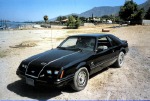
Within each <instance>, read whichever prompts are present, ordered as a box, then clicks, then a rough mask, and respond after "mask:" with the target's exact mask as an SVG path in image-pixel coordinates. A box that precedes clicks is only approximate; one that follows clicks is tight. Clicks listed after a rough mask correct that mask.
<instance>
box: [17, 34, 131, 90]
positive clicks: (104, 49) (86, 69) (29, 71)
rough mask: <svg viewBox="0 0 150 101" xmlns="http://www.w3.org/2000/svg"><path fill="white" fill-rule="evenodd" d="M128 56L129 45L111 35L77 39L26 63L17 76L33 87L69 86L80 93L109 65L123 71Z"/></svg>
mask: <svg viewBox="0 0 150 101" xmlns="http://www.w3.org/2000/svg"><path fill="white" fill-rule="evenodd" d="M127 52H128V43H127V41H126V40H120V39H119V38H117V37H115V36H114V35H111V34H83V35H74V36H69V37H68V38H67V39H65V40H64V41H63V42H62V43H61V44H60V45H59V46H58V47H57V48H56V49H51V50H48V51H46V52H43V53H40V54H37V55H35V56H32V57H30V58H28V59H26V60H23V61H22V62H21V64H20V66H19V67H18V69H17V72H16V73H17V75H18V76H19V77H21V78H22V79H25V80H26V83H27V84H29V85H32V86H36V85H39V84H40V85H41V84H46V85H54V86H57V87H60V86H63V85H66V84H70V85H71V87H72V88H73V89H74V90H76V91H80V90H83V89H84V88H85V87H86V85H87V82H88V79H89V76H90V75H92V74H94V73H96V72H98V71H100V70H102V69H104V68H106V67H108V66H110V65H115V66H116V67H121V66H122V65H123V62H124V56H125V54H126V53H127Z"/></svg>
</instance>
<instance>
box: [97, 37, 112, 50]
mask: <svg viewBox="0 0 150 101" xmlns="http://www.w3.org/2000/svg"><path fill="white" fill-rule="evenodd" d="M109 47H111V44H110V42H109V40H108V39H107V37H101V38H99V39H98V47H97V48H98V49H99V50H105V49H108V48H109Z"/></svg>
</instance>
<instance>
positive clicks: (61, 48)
mask: <svg viewBox="0 0 150 101" xmlns="http://www.w3.org/2000/svg"><path fill="white" fill-rule="evenodd" d="M57 48H60V49H66V47H57Z"/></svg>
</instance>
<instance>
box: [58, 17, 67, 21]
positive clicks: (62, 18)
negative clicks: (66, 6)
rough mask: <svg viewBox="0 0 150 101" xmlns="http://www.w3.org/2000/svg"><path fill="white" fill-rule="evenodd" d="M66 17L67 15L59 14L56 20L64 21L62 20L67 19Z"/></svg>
mask: <svg viewBox="0 0 150 101" xmlns="http://www.w3.org/2000/svg"><path fill="white" fill-rule="evenodd" d="M65 19H67V17H66V16H59V17H57V19H56V21H60V22H61V21H62V20H65Z"/></svg>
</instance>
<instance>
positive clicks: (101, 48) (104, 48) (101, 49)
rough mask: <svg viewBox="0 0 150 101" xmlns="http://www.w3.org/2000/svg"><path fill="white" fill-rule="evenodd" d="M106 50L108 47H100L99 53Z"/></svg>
mask: <svg viewBox="0 0 150 101" xmlns="http://www.w3.org/2000/svg"><path fill="white" fill-rule="evenodd" d="M106 49H108V47H107V46H99V47H98V48H97V50H98V52H100V51H103V50H106Z"/></svg>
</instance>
